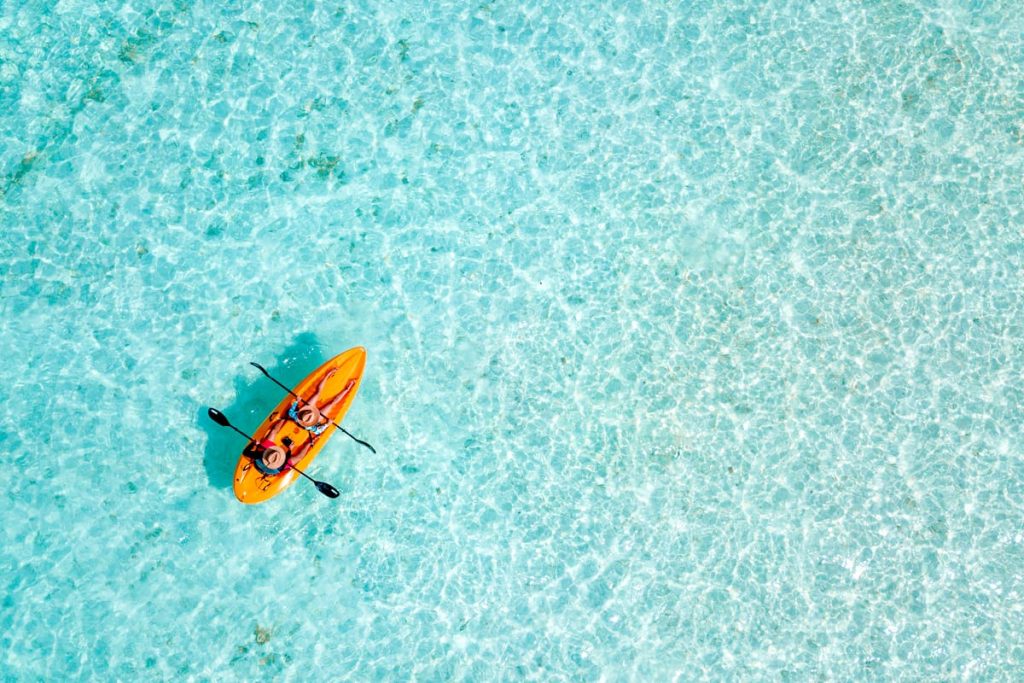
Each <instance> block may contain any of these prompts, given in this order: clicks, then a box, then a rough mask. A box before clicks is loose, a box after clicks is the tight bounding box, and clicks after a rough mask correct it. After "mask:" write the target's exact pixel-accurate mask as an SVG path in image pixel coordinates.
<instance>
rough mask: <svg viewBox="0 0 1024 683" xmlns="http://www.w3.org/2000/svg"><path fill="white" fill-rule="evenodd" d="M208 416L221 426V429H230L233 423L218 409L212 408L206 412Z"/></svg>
mask: <svg viewBox="0 0 1024 683" xmlns="http://www.w3.org/2000/svg"><path fill="white" fill-rule="evenodd" d="M206 414H207V415H209V416H210V419H211V420H213V421H214V422H216V423H217V424H219V425H220V426H221V427H230V426H231V423H230V422H228V418H226V417H224V413H222V412H220V411H219V410H217V409H216V408H210V409H209V410H207V411H206Z"/></svg>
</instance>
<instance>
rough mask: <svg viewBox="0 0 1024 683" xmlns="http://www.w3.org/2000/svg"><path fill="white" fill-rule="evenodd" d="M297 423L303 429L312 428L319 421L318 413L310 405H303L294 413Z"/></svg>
mask: <svg viewBox="0 0 1024 683" xmlns="http://www.w3.org/2000/svg"><path fill="white" fill-rule="evenodd" d="M295 416H296V417H297V418H299V419H298V422H299V424H300V425H302V426H303V427H312V426H313V425H315V424H316V423H317V422H319V421H320V411H319V410H317V409H316V408H314V407H313V406H310V405H304V406H302V407H301V408H299V409H298V410H297V411H295Z"/></svg>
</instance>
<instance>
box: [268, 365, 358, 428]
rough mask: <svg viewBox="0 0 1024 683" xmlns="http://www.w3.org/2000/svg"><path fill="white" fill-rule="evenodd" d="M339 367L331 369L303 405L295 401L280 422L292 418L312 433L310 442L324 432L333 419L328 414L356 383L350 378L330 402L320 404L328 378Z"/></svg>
mask: <svg viewBox="0 0 1024 683" xmlns="http://www.w3.org/2000/svg"><path fill="white" fill-rule="evenodd" d="M335 372H337V369H334V370H331V371H330V372H328V373H327V374H326V375H324V377H323V379H321V380H320V383H319V384H317V386H316V393H314V394H313V398H311V399H309V400H308V401H306V402H305V403H303V404H302V405H301V406H300V405H299V401H293V402H292V407H291V408H289V409H288V417H287V418H280V419H279V421H280V422H284V420H285V419H290V420H291V421H292V422H294V423H295V424H297V425H299V426H300V427H302V428H303V429H305V430H306V431H307V432H309V434H310V443H312V441H313V440H315V439H316V437H318V436H320V435H321V434H323V433H324V430H325V429H327V427H329V426H330V424H331V420H330V418H328V417H327V416H328V415H330V414H331V413H332V412H333V411H334V409H335V408H337V407H338V405H340V404H341V402H342V401H344V400H345V397H346V396H348V394H349V392H350V391H352V387H354V386H355V385H356V381H355V380H354V379H350V380H349V381H348V384H346V385H345V388H344V389H342V390H341V393H339V394H338V395H337V396H335V397H334V398H332V399H331V400H330V401H329V402H328V403H326V404H325V405H323V406H321V405H320V395H321V394H322V393H323V391H324V386H326V384H327V380H329V379H330V378H331V377H333V376H334V373H335Z"/></svg>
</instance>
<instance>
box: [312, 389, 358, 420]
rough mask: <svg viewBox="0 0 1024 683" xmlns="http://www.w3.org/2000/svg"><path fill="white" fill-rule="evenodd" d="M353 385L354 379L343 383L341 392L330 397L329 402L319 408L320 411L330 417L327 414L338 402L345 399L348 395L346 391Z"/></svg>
mask: <svg viewBox="0 0 1024 683" xmlns="http://www.w3.org/2000/svg"><path fill="white" fill-rule="evenodd" d="M355 385H356V381H355V380H354V379H350V380H349V381H348V384H346V385H345V388H344V389H342V390H341V393H340V394H338V395H337V396H335V397H334V398H332V399H331V402H330V403H328V404H327V405H325V406H324V407H323V408H321V409H320V413H321V414H323V416H324V417H325V418H327V419H330V418H329V417H327V416H328V415H330V414H331V412H333V411H334V409H335V408H337V407H338V404H339V403H341V402H342V401H344V400H345V397H346V396H348V392H350V391H352V387H354V386H355Z"/></svg>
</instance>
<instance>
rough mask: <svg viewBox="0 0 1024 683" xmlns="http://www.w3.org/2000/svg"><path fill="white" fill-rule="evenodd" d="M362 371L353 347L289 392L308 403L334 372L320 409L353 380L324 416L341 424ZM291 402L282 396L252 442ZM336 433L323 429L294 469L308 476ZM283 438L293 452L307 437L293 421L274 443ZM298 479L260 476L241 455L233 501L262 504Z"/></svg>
mask: <svg viewBox="0 0 1024 683" xmlns="http://www.w3.org/2000/svg"><path fill="white" fill-rule="evenodd" d="M364 367H366V349H364V348H363V347H362V346H357V347H355V348H353V349H349V350H348V351H345V352H344V353H341V354H338V355H337V356H335V357H334V358H332V359H330V360H329V361H327V362H326V363H324V364H323V365H321V366H320V367H318V368H317V369H316V370H314V371H313V372H311V373H309V376H307V377H306V379H304V380H302V381H301V382H299V385H298V386H296V387H295V388H294V389H292V391H294V392H295V393H296V394H298V395H299V396H301V397H302V398H303V399H307V400H308V399H310V398H312V396H313V394H314V393H315V392H316V387H317V385H318V384H319V383H320V380H321V379H323V377H324V376H325V375H326V374H327V373H328V372H330V371H331V370H337V372H335V373H334V376H333V377H331V378H330V379H329V380H328V381H327V383H326V384H325V385H324V388H323V392H322V393H321V394H320V400H319V401H318V403H320V404H321V405H323V404H325V403H327V402H328V401H330V400H331V399H332V398H334V397H335V396H337V395H338V394H340V393H341V392H342V391H343V390H344V389H345V387H346V386H347V385H348V383H349V380H355V384H354V385H353V386H352V389H351V390H350V391H349V392H348V395H346V396H345V398H344V400H342V401H341V403H339V404H338V405H337V406H335V407H334V410H332V411H331V413H330V414H329V415H325V417H328V418H330V419H331V420H332V421H333V422H336V423H338V424H341V421H342V419H343V418H344V417H345V413H346V412H348V409H349V407H350V406H351V405H352V401H353V400H355V397H356V392H357V391H358V390H359V383H360V381H361V380H362V377H363V368H364ZM294 402H295V399H294V398H292V397H291V395H286V396H285V397H284V399H283V400H282V401H281V402H280V403H279V404H278V405H277V408H275V409H274V412H272V413H270V415H268V416H267V419H265V420H264V421H263V424H261V425H260V428H259V429H257V430H256V431H255V432H254V433H253V435H252V436H253V438H254V439H256V441H257V442H259V441H261V440H262V439H265V438H266V437H267V435H268V434H269V433H270V427H271V425H272V424H273V423H274V422H275V421H276V420H277V419H278V418H281V417H287V415H288V409H289V408H291V407H292V403H294ZM336 431H337V429H336V428H335V427H334V425H330V424H329V425H328V426H327V429H325V430H324V431H323V433H322V434H320V436H318V437H316V442H315V443H314V444H313V446H312V447H311V448H310V449H309V452H308V453H306V455H305V456H304V457H303V458H302V460H300V461H299V462H298V463H296V467H298V468H299V469H300V470H302V471H303V472H306V473H307V474H308V473H309V472H308V470H307V468H308V467H309V465H310V464H311V463H312V462H313V459H314V458H316V456H317V454H318V453H319V452H320V449H322V448H323V447H324V444H325V443H327V440H328V439H329V438H330V437H331V435H332V434H333V433H334V432H336ZM285 437H289V438H291V440H292V445H291V448H292V450H293V451H297V450H298V449H300V448H302V447H303V446H304V445H305V444H306V442H307V441H309V439H310V433H309V432H308V431H306V430H305V429H303V428H302V427H300V426H299V425H297V424H296V423H295V422H294V421H293V420H288V421H287V423H286V424H285V425H284V426H283V427H282V428H281V430H280V431H279V432H278V433H277V439H276V441H277V443H278V444H280V443H281V442H282V440H283V439H284V438H285ZM301 476H302V475H300V474H299V473H298V472H296V471H295V470H288V471H286V472H282V473H281V474H264V473H263V472H260V471H259V470H258V469H256V467H255V466H254V465H253V464H252V460H251V459H250V458H249V457H247V456H245V455H243V456H241V457H240V458H239V459H238V465H236V466H235V484H234V489H235V497H237V498H238V500H240V501H242V502H243V503H249V504H252V503H262V502H263V501H265V500H270V499H271V498H273V497H274V496H276V495H277V494H279V493H281V492H282V491H284V490H285V489H286V488H288V487H289V486H291V485H292V484H294V483H295V480H296V479H299V478H300V477H301Z"/></svg>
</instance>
